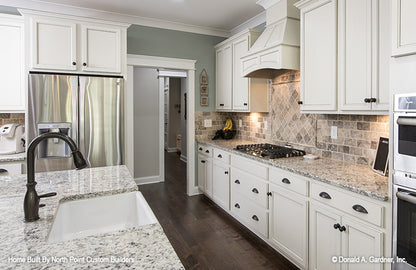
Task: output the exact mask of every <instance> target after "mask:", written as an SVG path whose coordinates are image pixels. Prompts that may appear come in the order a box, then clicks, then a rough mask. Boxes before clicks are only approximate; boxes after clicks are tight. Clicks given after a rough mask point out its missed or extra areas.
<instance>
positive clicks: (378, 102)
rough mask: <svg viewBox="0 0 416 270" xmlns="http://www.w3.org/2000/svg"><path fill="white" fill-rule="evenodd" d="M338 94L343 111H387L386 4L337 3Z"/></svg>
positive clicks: (355, 0)
mask: <svg viewBox="0 0 416 270" xmlns="http://www.w3.org/2000/svg"><path fill="white" fill-rule="evenodd" d="M338 5H339V6H338V7H339V9H338V10H339V12H338V25H339V31H338V38H339V42H338V45H339V47H338V51H339V56H338V64H339V65H338V71H339V73H338V91H339V95H340V99H339V102H340V110H342V111H356V112H357V111H386V112H387V111H388V109H389V107H388V104H389V79H388V78H389V58H390V54H389V51H390V49H389V37H390V25H389V23H388V22H389V21H390V16H389V5H388V3H387V1H379V0H348V1H347V0H340V1H339V2H338Z"/></svg>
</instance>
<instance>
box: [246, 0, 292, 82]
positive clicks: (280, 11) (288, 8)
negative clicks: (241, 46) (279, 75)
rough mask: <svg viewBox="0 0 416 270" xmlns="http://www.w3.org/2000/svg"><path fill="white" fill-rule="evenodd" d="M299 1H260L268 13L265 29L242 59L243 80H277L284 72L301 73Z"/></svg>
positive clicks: (258, 2) (259, 3)
mask: <svg viewBox="0 0 416 270" xmlns="http://www.w3.org/2000/svg"><path fill="white" fill-rule="evenodd" d="M295 2H297V1H296V0H259V1H257V2H256V3H257V4H258V5H261V6H262V7H264V8H265V9H266V29H265V30H264V31H263V33H262V34H261V35H260V37H259V38H258V39H257V40H256V42H255V43H254V44H253V46H252V47H251V48H250V50H249V51H248V52H247V54H246V55H244V56H243V57H242V58H241V61H242V76H244V77H258V78H269V79H271V78H274V77H275V75H276V71H277V72H278V71H279V70H282V69H292V70H293V69H294V70H299V61H300V60H299V59H300V57H299V47H300V42H299V41H300V31H299V25H300V22H299V10H298V9H297V8H296V7H295V6H294V5H293V4H294V3H295Z"/></svg>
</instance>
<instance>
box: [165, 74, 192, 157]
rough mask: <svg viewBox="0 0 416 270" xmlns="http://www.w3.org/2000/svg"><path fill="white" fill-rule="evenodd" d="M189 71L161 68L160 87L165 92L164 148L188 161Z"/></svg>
mask: <svg viewBox="0 0 416 270" xmlns="http://www.w3.org/2000/svg"><path fill="white" fill-rule="evenodd" d="M186 79H187V72H186V71H183V70H159V84H160V85H159V87H161V86H163V93H164V95H163V96H164V98H163V99H164V104H163V110H164V113H163V115H164V125H163V127H164V149H165V151H166V152H167V153H173V152H176V153H177V154H178V157H179V158H180V160H181V161H183V162H185V163H186V162H187V134H186V129H187V113H186V112H187V111H186V109H185V108H186V106H187V104H186V103H187V91H186Z"/></svg>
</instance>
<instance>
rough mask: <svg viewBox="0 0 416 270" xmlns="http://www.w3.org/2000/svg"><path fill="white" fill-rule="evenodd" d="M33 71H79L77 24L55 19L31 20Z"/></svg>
mask: <svg viewBox="0 0 416 270" xmlns="http://www.w3.org/2000/svg"><path fill="white" fill-rule="evenodd" d="M31 26H32V49H31V50H32V65H31V67H32V69H51V70H77V33H76V24H75V23H73V22H71V21H66V20H60V19H54V18H38V17H33V18H31Z"/></svg>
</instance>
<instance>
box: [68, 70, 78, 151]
mask: <svg viewBox="0 0 416 270" xmlns="http://www.w3.org/2000/svg"><path fill="white" fill-rule="evenodd" d="M70 82H71V103H72V126H71V129H72V134H71V137H72V140H74V142H77V143H78V144H79V142H78V138H79V133H78V76H71V77H70Z"/></svg>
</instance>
